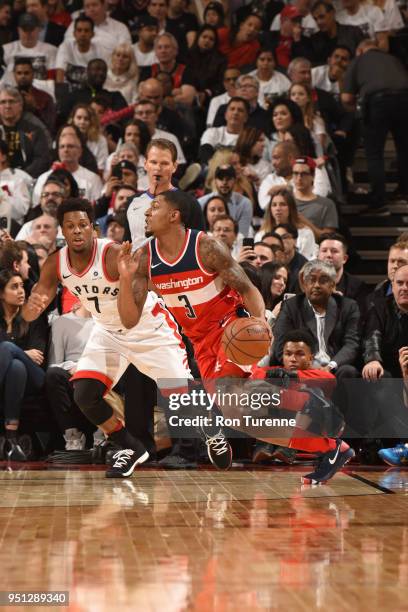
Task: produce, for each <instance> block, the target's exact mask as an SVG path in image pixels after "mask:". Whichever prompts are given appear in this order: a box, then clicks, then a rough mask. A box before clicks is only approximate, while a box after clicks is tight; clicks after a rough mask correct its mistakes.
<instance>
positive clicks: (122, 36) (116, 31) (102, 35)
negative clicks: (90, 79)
mask: <svg viewBox="0 0 408 612" xmlns="http://www.w3.org/2000/svg"><path fill="white" fill-rule="evenodd" d="M80 12H81V11H76V12H75V13H73V14H72V15H71V17H72V23H71V25H70V26H69V28H68V30H67V31H66V32H65V37H64V40H70V39H71V40H72V39H73V38H74V22H75V19H76V18H77V17H78V16H79V14H80ZM94 32H95V34H94V37H93V42H95V43H97V44H98V45H100V46H101V47H102V48H103V49H104V50H105V53H107V54H108V56H110V55H111V54H112V51H113V50H114V49H115V47H117V46H118V45H120V44H122V43H129V44H132V38H131V36H130V32H129V30H128V28H127V27H126V26H125V25H124V24H123V23H121V22H120V21H117V19H112V17H106V19H105V21H104V22H103V23H100V24H99V25H95V30H94Z"/></svg>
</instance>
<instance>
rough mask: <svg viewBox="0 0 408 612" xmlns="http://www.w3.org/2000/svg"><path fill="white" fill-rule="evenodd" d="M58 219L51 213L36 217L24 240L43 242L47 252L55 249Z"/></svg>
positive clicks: (33, 242)
mask: <svg viewBox="0 0 408 612" xmlns="http://www.w3.org/2000/svg"><path fill="white" fill-rule="evenodd" d="M57 234H58V221H57V219H56V217H53V216H51V215H47V214H44V215H41V216H40V217H36V218H35V219H34V220H33V222H32V225H31V231H30V233H29V235H28V236H27V238H26V241H27V242H29V243H31V244H43V245H44V246H45V248H46V249H48V252H49V253H53V252H54V251H55V250H56V249H57Z"/></svg>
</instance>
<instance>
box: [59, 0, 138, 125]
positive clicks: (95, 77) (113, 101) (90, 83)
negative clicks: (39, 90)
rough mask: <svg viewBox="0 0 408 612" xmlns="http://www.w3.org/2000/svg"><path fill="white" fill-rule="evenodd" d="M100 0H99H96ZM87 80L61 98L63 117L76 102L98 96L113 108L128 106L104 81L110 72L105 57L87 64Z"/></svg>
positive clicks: (118, 108)
mask: <svg viewBox="0 0 408 612" xmlns="http://www.w3.org/2000/svg"><path fill="white" fill-rule="evenodd" d="M95 1H96V2H99V0H95ZM86 74H87V81H86V84H85V85H84V87H82V89H77V90H75V91H73V92H72V93H71V94H70V95H69V96H67V97H66V99H61V98H60V100H59V103H60V106H61V110H60V115H61V117H62V118H65V117H67V116H68V114H69V112H70V111H71V109H72V107H73V106H75V104H80V103H82V104H90V103H91V102H92V100H93V99H94V98H95V97H96V96H103V97H104V98H106V100H107V102H108V104H109V108H110V109H111V110H120V109H122V108H125V107H126V106H127V104H126V100H125V98H124V97H123V96H122V94H121V93H120V91H108V90H107V89H105V88H104V83H105V81H106V77H107V74H108V66H107V64H106V62H105V61H104V60H103V59H94V60H91V61H90V62H89V63H88V66H87V72H86Z"/></svg>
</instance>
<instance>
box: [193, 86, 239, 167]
mask: <svg viewBox="0 0 408 612" xmlns="http://www.w3.org/2000/svg"><path fill="white" fill-rule="evenodd" d="M248 116H249V105H248V102H247V101H246V100H244V99H243V98H238V97H233V98H231V99H230V101H229V102H228V103H227V106H226V109H225V122H226V125H225V126H222V127H211V128H207V129H206V130H205V132H204V133H203V135H202V136H201V140H200V149H199V152H198V156H199V159H200V160H201V162H202V163H206V162H208V160H209V159H210V157H211V156H212V155H213V153H214V150H215V149H216V148H217V147H220V146H226V147H233V146H235V145H236V143H237V140H238V136H239V135H240V133H241V132H242V130H243V128H244V126H245V124H246V122H247V121H248Z"/></svg>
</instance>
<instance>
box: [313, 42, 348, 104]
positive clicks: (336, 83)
mask: <svg viewBox="0 0 408 612" xmlns="http://www.w3.org/2000/svg"><path fill="white" fill-rule="evenodd" d="M351 60H352V55H351V51H350V49H348V48H347V47H345V46H343V45H336V46H335V48H334V49H333V51H332V53H331V54H330V55H329V57H328V59H327V63H326V64H324V65H323V66H316V67H315V68H312V86H313V87H317V88H318V89H324V91H327V92H329V93H332V94H334V95H335V96H339V95H340V90H341V89H342V88H343V80H344V75H345V72H346V70H347V67H348V65H349V64H350V62H351Z"/></svg>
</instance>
